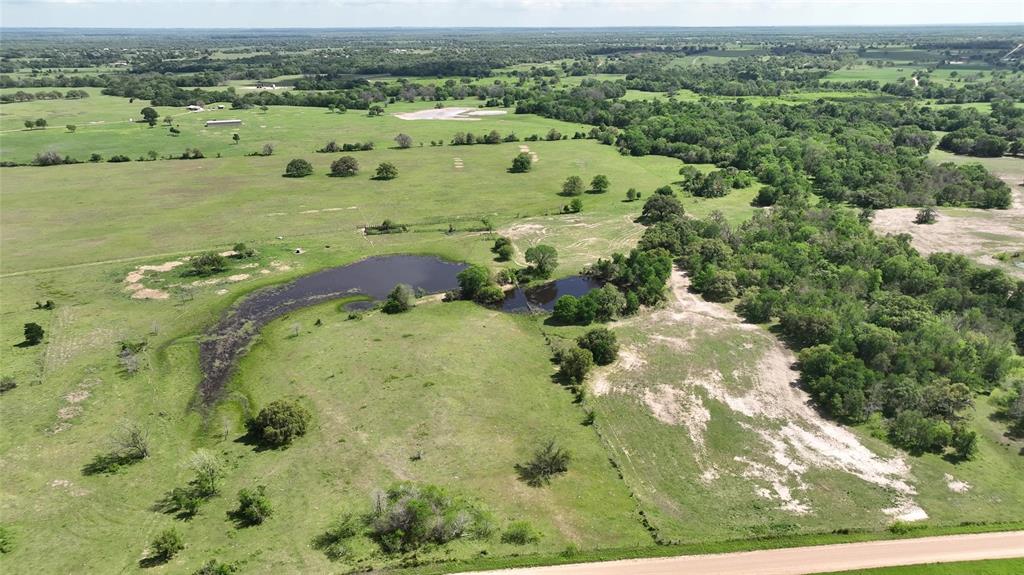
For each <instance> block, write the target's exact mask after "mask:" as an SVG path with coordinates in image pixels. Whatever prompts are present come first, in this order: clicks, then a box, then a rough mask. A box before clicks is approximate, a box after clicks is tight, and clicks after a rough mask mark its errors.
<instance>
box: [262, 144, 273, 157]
mask: <svg viewBox="0 0 1024 575" xmlns="http://www.w3.org/2000/svg"><path fill="white" fill-rule="evenodd" d="M259 155H261V156H273V155H274V144H263V148H262V149H260V152H259Z"/></svg>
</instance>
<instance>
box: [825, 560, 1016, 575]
mask: <svg viewBox="0 0 1024 575" xmlns="http://www.w3.org/2000/svg"><path fill="white" fill-rule="evenodd" d="M1021 571H1024V559H992V560H989V561H960V562H956V563H930V564H926V565H906V566H903V567H881V568H879V569H859V570H857V571H841V572H835V575H1016V574H1017V573H1020V572H1021ZM820 575H824V574H820Z"/></svg>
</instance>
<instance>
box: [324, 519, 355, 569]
mask: <svg viewBox="0 0 1024 575" xmlns="http://www.w3.org/2000/svg"><path fill="white" fill-rule="evenodd" d="M361 529H362V526H361V525H360V522H359V518H358V517H356V516H355V515H345V516H343V517H341V518H340V519H338V520H337V521H335V522H334V523H333V524H332V525H331V526H330V527H329V528H328V529H327V531H325V532H324V533H321V534H320V535H317V536H316V538H315V539H313V548H314V549H318V550H320V551H323V553H324V555H326V556H327V558H328V559H330V560H331V561H338V560H341V559H344V558H346V557H348V556H349V555H350V554H351V552H352V549H351V548H350V547H349V544H348V540H349V539H351V538H353V537H355V536H356V535H358V534H359V532H360V531H361Z"/></svg>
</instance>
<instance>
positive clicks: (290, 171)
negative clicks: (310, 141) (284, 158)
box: [284, 158, 313, 178]
mask: <svg viewBox="0 0 1024 575" xmlns="http://www.w3.org/2000/svg"><path fill="white" fill-rule="evenodd" d="M312 173H313V166H312V164H310V163H309V162H307V161H306V160H303V159H302V158H296V159H294V160H292V161H290V162H288V166H287V167H286V168H285V169H284V176H285V177H286V178H305V177H306V176H308V175H310V174H312Z"/></svg>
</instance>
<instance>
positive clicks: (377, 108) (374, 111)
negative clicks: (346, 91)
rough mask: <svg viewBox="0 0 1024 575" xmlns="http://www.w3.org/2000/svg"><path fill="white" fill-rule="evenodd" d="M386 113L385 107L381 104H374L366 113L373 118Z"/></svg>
mask: <svg viewBox="0 0 1024 575" xmlns="http://www.w3.org/2000/svg"><path fill="white" fill-rule="evenodd" d="M383 114H384V107H383V106H381V105H380V104H374V105H372V106H370V108H369V109H368V110H367V111H366V115H367V116H370V117H371V118H372V117H374V116H381V115H383Z"/></svg>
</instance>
